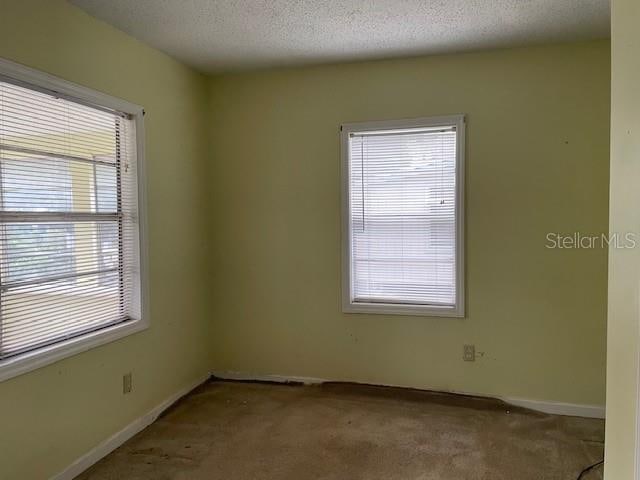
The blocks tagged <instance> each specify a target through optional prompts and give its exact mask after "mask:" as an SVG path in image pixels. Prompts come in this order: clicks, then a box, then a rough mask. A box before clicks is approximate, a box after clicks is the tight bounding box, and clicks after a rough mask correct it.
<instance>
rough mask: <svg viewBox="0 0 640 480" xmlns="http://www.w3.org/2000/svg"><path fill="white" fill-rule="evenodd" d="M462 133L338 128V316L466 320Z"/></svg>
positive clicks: (455, 121)
mask: <svg viewBox="0 0 640 480" xmlns="http://www.w3.org/2000/svg"><path fill="white" fill-rule="evenodd" d="M464 127H465V124H464V117H463V116H462V115H458V116H451V117H434V118H422V119H415V120H406V121H391V122H370V123H355V124H347V125H343V126H342V159H343V160H342V162H343V229H344V232H343V310H344V311H345V312H356V313H387V314H403V315H430V316H464V268H463V266H464V261H463V237H464V235H463V225H464V223H463V222H464V212H463V207H464V199H463V193H464V191H463V190H464Z"/></svg>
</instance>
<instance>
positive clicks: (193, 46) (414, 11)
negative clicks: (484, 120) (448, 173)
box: [70, 0, 609, 73]
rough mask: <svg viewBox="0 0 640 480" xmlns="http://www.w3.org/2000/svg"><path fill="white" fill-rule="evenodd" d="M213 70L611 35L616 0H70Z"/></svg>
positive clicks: (201, 67)
mask: <svg viewBox="0 0 640 480" xmlns="http://www.w3.org/2000/svg"><path fill="white" fill-rule="evenodd" d="M70 1H71V3H73V4H75V5H77V6H78V7H80V8H82V9H83V10H85V11H87V12H88V13H89V14H91V15H93V16H95V17H97V18H100V19H102V20H104V21H106V22H107V23H110V24H112V25H114V26H116V27H117V28H119V29H121V30H123V31H125V32H127V33H129V34H131V35H133V36H134V37H136V38H138V39H140V40H141V41H143V42H145V43H147V44H149V45H151V46H153V47H156V48H158V49H160V50H162V51H164V52H166V53H168V54H169V55H171V56H172V57H174V58H177V59H179V60H181V61H183V62H185V63H187V64H188V65H191V66H193V67H196V68H198V69H199V70H202V71H205V72H211V73H217V72H225V71H232V70H243V69H255V68H264V67H272V66H280V65H296V64H312V63H328V62H337V61H346V60H362V59H373V58H390V57H397V56H410V55H418V54H433V53H444V52H460V51H466V50H478V49H483V48H494V47H507V46H519V45H529V44H539V43H550V42H563V41H570V40H583V39H592V38H603V37H608V36H609V0H70Z"/></svg>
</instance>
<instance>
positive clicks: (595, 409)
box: [501, 397, 605, 418]
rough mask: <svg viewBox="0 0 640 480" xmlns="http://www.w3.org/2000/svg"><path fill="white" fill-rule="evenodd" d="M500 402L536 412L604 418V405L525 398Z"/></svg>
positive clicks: (506, 399) (507, 399)
mask: <svg viewBox="0 0 640 480" xmlns="http://www.w3.org/2000/svg"><path fill="white" fill-rule="evenodd" d="M501 400H503V401H505V402H507V403H509V404H511V405H517V406H518V407H524V408H529V409H531V410H537V411H538V412H543V413H551V414H554V415H566V416H569V417H586V418H604V414H605V406H604V405H581V404H579V403H563V402H544V401H540V400H527V399H525V398H511V397H504V398H502V399H501Z"/></svg>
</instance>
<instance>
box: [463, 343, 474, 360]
mask: <svg viewBox="0 0 640 480" xmlns="http://www.w3.org/2000/svg"><path fill="white" fill-rule="evenodd" d="M462 359H463V360H464V361H465V362H475V361H476V346H475V345H465V346H464V348H463V350H462Z"/></svg>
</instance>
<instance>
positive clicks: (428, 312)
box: [342, 302, 464, 318]
mask: <svg viewBox="0 0 640 480" xmlns="http://www.w3.org/2000/svg"><path fill="white" fill-rule="evenodd" d="M342 311H343V312H344V313H369V314H379V315H412V316H419V317H457V318H463V317H464V308H463V307H462V306H461V305H458V306H455V307H449V306H446V307H438V306H434V305H401V304H394V303H364V302H348V303H345V304H344V305H343V306H342Z"/></svg>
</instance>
